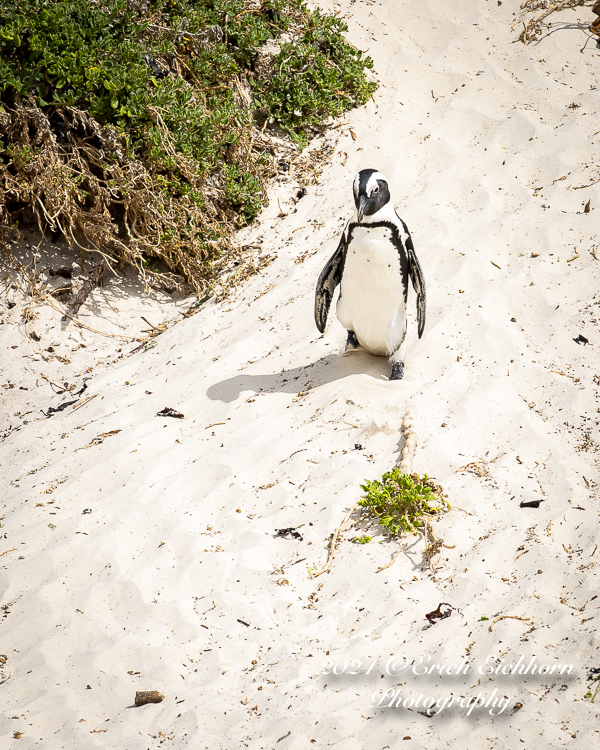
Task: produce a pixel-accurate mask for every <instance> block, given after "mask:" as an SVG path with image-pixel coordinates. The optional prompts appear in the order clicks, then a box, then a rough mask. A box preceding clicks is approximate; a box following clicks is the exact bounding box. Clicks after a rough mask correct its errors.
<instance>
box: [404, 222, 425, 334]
mask: <svg viewBox="0 0 600 750" xmlns="http://www.w3.org/2000/svg"><path fill="white" fill-rule="evenodd" d="M404 227H405V229H406V225H404ZM406 233H407V234H408V237H407V238H406V243H405V244H406V254H407V255H408V273H409V275H410V280H411V281H412V285H413V289H414V290H415V292H416V293H417V324H418V334H419V338H421V336H422V335H423V331H424V329H425V277H424V276H423V270H422V268H421V264H420V263H419V259H418V258H417V254H416V253H415V247H414V245H413V242H412V238H411V236H410V234H409V233H408V229H407V230H406Z"/></svg>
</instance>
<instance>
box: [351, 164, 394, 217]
mask: <svg viewBox="0 0 600 750" xmlns="http://www.w3.org/2000/svg"><path fill="white" fill-rule="evenodd" d="M353 188H354V204H355V206H356V211H357V213H358V221H359V223H360V222H361V221H362V220H363V216H373V214H376V213H377V212H378V211H379V210H381V209H382V208H383V207H384V206H385V205H386V203H388V202H389V200H390V191H389V188H388V184H387V180H386V179H385V177H384V176H383V175H382V174H381V172H378V171H377V170H376V169H362V170H361V171H360V172H359V173H358V174H357V175H356V177H355V178H354V185H353Z"/></svg>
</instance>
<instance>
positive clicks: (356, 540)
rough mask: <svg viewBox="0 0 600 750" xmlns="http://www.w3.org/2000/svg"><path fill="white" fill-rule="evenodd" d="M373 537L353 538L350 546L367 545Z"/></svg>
mask: <svg viewBox="0 0 600 750" xmlns="http://www.w3.org/2000/svg"><path fill="white" fill-rule="evenodd" d="M372 538H373V537H370V536H365V535H363V536H355V537H353V538H352V539H351V540H350V541H351V542H352V544H368V543H369V542H370V541H371V539H372Z"/></svg>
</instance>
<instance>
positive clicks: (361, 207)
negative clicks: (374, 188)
mask: <svg viewBox="0 0 600 750" xmlns="http://www.w3.org/2000/svg"><path fill="white" fill-rule="evenodd" d="M368 202H369V199H368V198H367V196H366V195H361V196H360V200H359V202H358V223H359V224H360V222H361V221H362V220H363V216H364V215H365V211H366V210H367V203H368Z"/></svg>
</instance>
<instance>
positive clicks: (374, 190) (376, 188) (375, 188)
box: [373, 185, 379, 193]
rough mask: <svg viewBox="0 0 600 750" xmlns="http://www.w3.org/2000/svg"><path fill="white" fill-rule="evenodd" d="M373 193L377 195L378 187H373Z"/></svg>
mask: <svg viewBox="0 0 600 750" xmlns="http://www.w3.org/2000/svg"><path fill="white" fill-rule="evenodd" d="M373 192H374V193H378V192H379V186H378V185H375V187H374V188H373Z"/></svg>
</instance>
